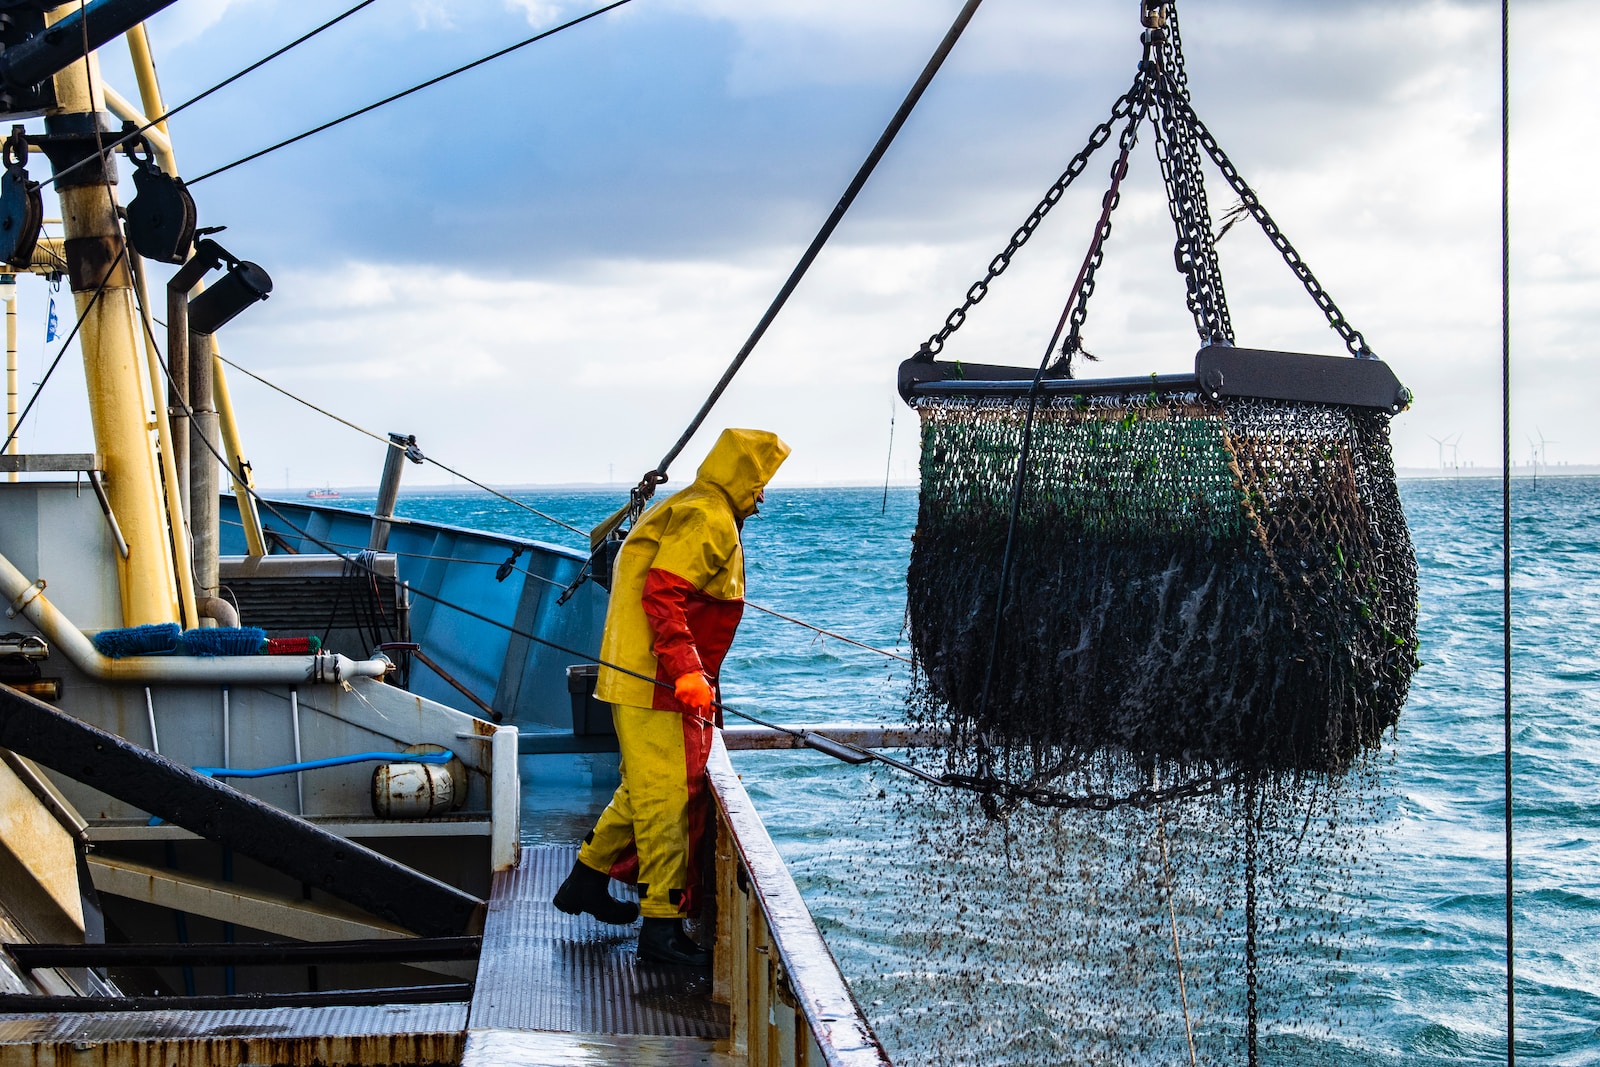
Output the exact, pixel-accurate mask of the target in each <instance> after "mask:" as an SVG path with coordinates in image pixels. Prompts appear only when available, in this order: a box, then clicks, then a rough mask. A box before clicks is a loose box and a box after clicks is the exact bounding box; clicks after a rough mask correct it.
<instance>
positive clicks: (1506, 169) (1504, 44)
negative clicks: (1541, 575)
mask: <svg viewBox="0 0 1600 1067" xmlns="http://www.w3.org/2000/svg"><path fill="white" fill-rule="evenodd" d="M1500 570H1501V573H1500V587H1501V601H1500V633H1501V642H1502V649H1501V654H1502V657H1503V658H1502V668H1501V669H1502V674H1503V678H1504V683H1503V689H1504V693H1503V696H1504V701H1505V710H1504V714H1503V718H1504V723H1505V737H1504V745H1505V826H1506V1065H1507V1067H1515V1064H1516V1062H1517V963H1516V908H1515V901H1516V898H1515V896H1514V890H1515V885H1514V870H1513V866H1512V864H1513V859H1514V852H1513V847H1512V811H1513V804H1512V800H1513V795H1514V794H1513V792H1512V779H1511V740H1512V738H1511V709H1512V704H1511V0H1500Z"/></svg>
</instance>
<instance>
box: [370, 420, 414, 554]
mask: <svg viewBox="0 0 1600 1067" xmlns="http://www.w3.org/2000/svg"><path fill="white" fill-rule="evenodd" d="M412 453H415V458H412ZM421 456H422V452H421V450H420V449H418V448H417V439H416V437H414V436H409V435H406V434H399V433H391V434H390V435H389V451H388V454H387V455H385V456H384V457H383V477H382V478H381V479H380V480H379V482H378V502H377V504H376V505H375V506H374V507H373V509H372V534H371V536H370V537H368V538H367V551H369V552H382V551H384V550H385V549H387V548H388V547H389V520H390V519H392V518H393V517H394V505H395V502H396V501H398V500H399V499H400V475H401V474H402V473H403V472H404V471H405V461H406V460H407V459H411V460H412V462H413V463H421V462H422V459H421Z"/></svg>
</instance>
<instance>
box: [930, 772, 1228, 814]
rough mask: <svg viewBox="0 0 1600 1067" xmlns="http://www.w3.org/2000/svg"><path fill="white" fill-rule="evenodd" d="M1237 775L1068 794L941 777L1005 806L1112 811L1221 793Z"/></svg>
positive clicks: (988, 779)
mask: <svg viewBox="0 0 1600 1067" xmlns="http://www.w3.org/2000/svg"><path fill="white" fill-rule="evenodd" d="M1237 778H1238V775H1237V774H1226V775H1218V774H1212V775H1209V776H1207V777H1205V778H1195V779H1191V780H1190V781H1187V782H1180V783H1178V784H1177V785H1173V786H1168V787H1167V788H1165V789H1159V788H1157V787H1155V786H1147V787H1145V788H1143V789H1135V790H1134V791H1133V792H1131V793H1064V792H1061V791H1059V790H1055V789H1044V788H1040V787H1038V786H1030V785H1024V784H1019V783H1016V782H1007V781H1004V780H1002V779H1000V778H995V777H991V776H982V775H976V774H954V773H952V774H946V775H942V776H941V777H940V781H941V782H943V783H944V784H945V785H948V786H951V787H952V788H955V789H968V790H971V791H972V792H975V793H979V794H981V795H982V796H983V797H984V798H985V799H986V800H988V799H991V798H992V799H993V800H994V801H995V802H997V803H998V804H999V805H1000V806H1001V807H1003V808H1006V809H1011V808H1015V807H1016V806H1017V805H1018V804H1021V803H1023V802H1026V803H1029V804H1033V805H1036V806H1037V807H1041V808H1076V809H1081V810H1087V811H1112V810H1114V809H1116V808H1153V807H1155V806H1156V805H1157V804H1167V803H1171V802H1172V801H1175V800H1192V799H1194V798H1196V797H1204V796H1212V795H1214V794H1217V793H1221V792H1222V791H1223V789H1225V788H1226V787H1227V786H1229V785H1232V784H1233V782H1234V781H1235V780H1237Z"/></svg>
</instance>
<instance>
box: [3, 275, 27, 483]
mask: <svg viewBox="0 0 1600 1067" xmlns="http://www.w3.org/2000/svg"><path fill="white" fill-rule="evenodd" d="M7 279H9V281H10V285H9V286H8V288H9V289H10V290H11V293H10V295H9V296H7V297H6V436H7V437H11V435H12V434H14V433H16V432H17V276H16V275H15V274H6V275H0V282H3V281H5V280H7ZM6 453H7V454H8V455H12V456H14V455H16V454H17V439H16V438H15V437H11V443H10V444H8V445H6ZM21 477H22V476H21V475H20V474H18V473H17V472H16V471H12V472H11V475H10V480H11V481H13V482H15V481H19V480H21Z"/></svg>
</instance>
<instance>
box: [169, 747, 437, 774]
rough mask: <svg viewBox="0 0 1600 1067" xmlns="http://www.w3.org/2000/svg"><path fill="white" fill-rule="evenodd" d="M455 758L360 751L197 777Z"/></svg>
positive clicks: (209, 770) (211, 770) (212, 770)
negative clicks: (390, 761) (387, 761)
mask: <svg viewBox="0 0 1600 1067" xmlns="http://www.w3.org/2000/svg"><path fill="white" fill-rule="evenodd" d="M455 758H456V754H455V753H454V752H427V753H420V754H414V753H409V752H357V753H356V754H355V755H353V756H329V757H328V758H327V759H313V760H305V761H304V762H301V763H280V764H279V765H278V766H276V767H257V768H254V769H253V770H251V769H247V770H239V769H236V768H233V767H196V768H195V769H194V770H195V773H196V774H203V775H205V776H206V777H207V778H271V777H272V776H273V775H277V774H296V773H298V772H300V771H317V770H321V769H322V768H324V767H343V766H345V765H346V764H349V763H372V762H382V761H385V760H394V761H395V762H397V763H431V764H433V765H434V766H439V765H441V764H445V763H449V762H450V761H451V760H453V759H455Z"/></svg>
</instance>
